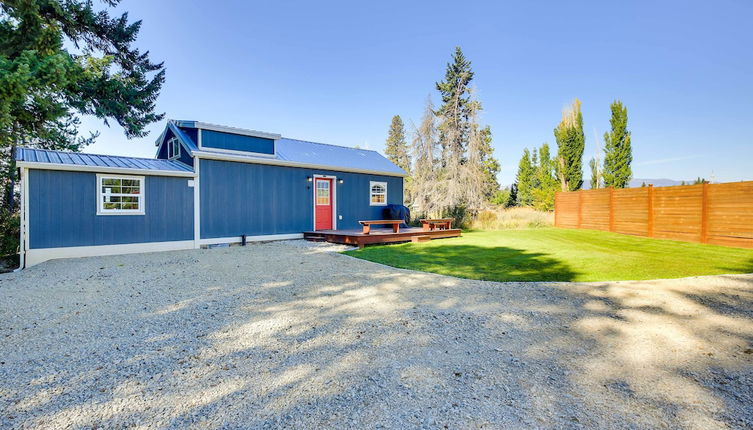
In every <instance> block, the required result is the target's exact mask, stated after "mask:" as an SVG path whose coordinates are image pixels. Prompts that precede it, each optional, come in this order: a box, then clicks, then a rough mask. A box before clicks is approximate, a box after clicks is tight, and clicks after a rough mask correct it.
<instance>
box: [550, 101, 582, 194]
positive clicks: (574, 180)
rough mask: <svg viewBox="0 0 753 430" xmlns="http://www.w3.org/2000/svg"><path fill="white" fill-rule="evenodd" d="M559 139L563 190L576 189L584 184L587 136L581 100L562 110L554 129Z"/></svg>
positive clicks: (558, 169) (558, 160)
mask: <svg viewBox="0 0 753 430" xmlns="http://www.w3.org/2000/svg"><path fill="white" fill-rule="evenodd" d="M554 137H555V139H556V140H557V177H558V178H559V181H560V187H561V189H562V191H575V190H579V189H580V188H581V187H582V186H583V151H584V150H585V147H586V136H585V134H583V114H582V113H581V111H580V100H578V99H575V100H574V101H573V103H572V104H571V105H570V106H569V107H568V108H566V109H565V110H564V111H563V112H562V120H561V121H560V123H559V125H557V127H556V128H555V129H554Z"/></svg>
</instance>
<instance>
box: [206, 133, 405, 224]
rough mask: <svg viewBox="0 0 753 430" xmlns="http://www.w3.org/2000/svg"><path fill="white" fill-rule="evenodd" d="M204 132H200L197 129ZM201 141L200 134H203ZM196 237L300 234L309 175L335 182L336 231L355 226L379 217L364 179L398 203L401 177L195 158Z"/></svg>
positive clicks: (309, 205)
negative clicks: (198, 209)
mask: <svg viewBox="0 0 753 430" xmlns="http://www.w3.org/2000/svg"><path fill="white" fill-rule="evenodd" d="M202 133H203V132H202ZM202 139H203V137H202ZM200 162H201V168H200V171H199V172H200V175H201V176H200V186H201V238H202V239H209V238H218V237H235V236H240V235H242V234H246V235H267V234H287V233H300V232H303V231H309V230H312V229H313V224H314V218H313V213H314V210H313V204H314V199H313V189H312V187H313V183H312V182H308V181H307V180H306V178H307V177H309V176H310V177H313V176H314V175H331V176H337V179H338V180H339V179H342V180H343V182H344V183H343V184H340V183H336V190H337V207H336V213H337V215H341V216H342V218H343V219H342V220H340V219H338V220H337V228H338V229H348V228H359V227H360V225H359V224H358V220H364V219H381V218H382V216H383V215H382V211H383V209H384V207H382V206H370V205H369V197H370V190H369V182H370V181H382V182H387V201H388V203H396V204H402V203H403V179H402V178H400V177H394V176H380V175H367V174H361V173H348V172H338V171H333V170H316V169H303V168H297V167H283V166H271V165H263V164H249V163H238V162H231V161H217V160H203V159H202V160H200Z"/></svg>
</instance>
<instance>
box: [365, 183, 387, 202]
mask: <svg viewBox="0 0 753 430" xmlns="http://www.w3.org/2000/svg"><path fill="white" fill-rule="evenodd" d="M369 189H370V193H371V195H370V198H369V204H370V205H371V206H385V205H386V204H387V183H386V182H374V181H371V182H369Z"/></svg>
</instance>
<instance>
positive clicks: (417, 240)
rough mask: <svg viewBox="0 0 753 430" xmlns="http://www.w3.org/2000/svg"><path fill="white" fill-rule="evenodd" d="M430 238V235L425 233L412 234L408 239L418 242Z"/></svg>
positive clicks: (426, 240)
mask: <svg viewBox="0 0 753 430" xmlns="http://www.w3.org/2000/svg"><path fill="white" fill-rule="evenodd" d="M430 240H431V236H425V235H421V236H412V237H411V238H410V241H411V242H416V243H418V242H428V241H430Z"/></svg>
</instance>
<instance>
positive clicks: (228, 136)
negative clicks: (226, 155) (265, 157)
mask: <svg viewBox="0 0 753 430" xmlns="http://www.w3.org/2000/svg"><path fill="white" fill-rule="evenodd" d="M201 146H202V147H203V148H217V149H230V150H233V151H248V152H256V153H259V154H274V153H275V141H274V140H272V139H264V138H261V137H253V136H243V135H240V134H232V133H222V132H218V131H212V130H201Z"/></svg>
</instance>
